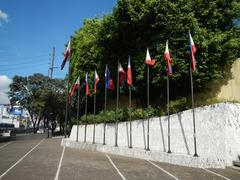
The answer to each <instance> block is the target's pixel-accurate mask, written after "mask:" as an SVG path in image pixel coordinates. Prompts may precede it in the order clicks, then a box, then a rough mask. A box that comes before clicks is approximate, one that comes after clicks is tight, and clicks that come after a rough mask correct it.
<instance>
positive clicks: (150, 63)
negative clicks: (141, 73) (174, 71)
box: [144, 48, 156, 67]
mask: <svg viewBox="0 0 240 180" xmlns="http://www.w3.org/2000/svg"><path fill="white" fill-rule="evenodd" d="M144 63H145V64H146V65H147V66H149V67H154V66H155V65H156V60H155V59H151V56H150V53H149V49H148V48H147V53H146V59H145V62H144Z"/></svg>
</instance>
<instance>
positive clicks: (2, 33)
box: [0, 0, 116, 78]
mask: <svg viewBox="0 0 240 180" xmlns="http://www.w3.org/2000/svg"><path fill="white" fill-rule="evenodd" d="M115 4H116V0H105V1H103V0H87V1H83V0H0V40H1V42H0V75H6V76H8V77H9V78H12V77H13V76H14V75H21V76H27V75H29V74H33V73H36V72H40V73H43V74H45V75H47V74H48V67H49V65H48V63H49V62H50V60H49V59H50V54H51V52H52V48H53V47H55V48H56V61H55V62H56V66H58V67H59V66H60V65H61V61H62V53H63V52H64V51H65V47H64V45H65V43H66V42H67V41H68V38H69V36H70V35H72V34H73V33H74V31H75V30H77V29H78V28H80V27H81V25H82V22H83V20H84V19H85V18H92V17H100V16H102V15H103V14H107V13H110V12H111V10H112V8H113V6H114V5H115ZM1 13H2V14H5V17H2V18H1ZM6 16H7V17H6ZM66 69H67V68H65V71H60V69H59V68H58V69H56V70H55V71H54V74H53V76H54V77H59V78H63V77H64V76H65V73H66Z"/></svg>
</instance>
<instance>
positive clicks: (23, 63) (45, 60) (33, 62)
mask: <svg viewBox="0 0 240 180" xmlns="http://www.w3.org/2000/svg"><path fill="white" fill-rule="evenodd" d="M40 60H41V63H42V62H47V61H48V60H47V59H44V60H43V59H39V60H38V61H36V60H35V61H32V62H22V63H14V64H0V68H1V67H2V66H3V67H6V66H7V67H9V66H20V65H26V64H38V63H39V61H40Z"/></svg>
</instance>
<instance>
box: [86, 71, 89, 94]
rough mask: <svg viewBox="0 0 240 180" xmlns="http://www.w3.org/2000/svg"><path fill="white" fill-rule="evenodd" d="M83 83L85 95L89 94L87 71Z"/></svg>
mask: <svg viewBox="0 0 240 180" xmlns="http://www.w3.org/2000/svg"><path fill="white" fill-rule="evenodd" d="M85 83H86V96H89V95H90V91H89V84H88V73H86V77H85Z"/></svg>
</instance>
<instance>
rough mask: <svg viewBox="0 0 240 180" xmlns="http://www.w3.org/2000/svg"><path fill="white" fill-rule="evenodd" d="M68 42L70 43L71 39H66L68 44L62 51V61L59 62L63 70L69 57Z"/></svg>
mask: <svg viewBox="0 0 240 180" xmlns="http://www.w3.org/2000/svg"><path fill="white" fill-rule="evenodd" d="M70 44H71V41H70V40H69V41H68V46H67V48H66V50H65V53H64V58H63V62H62V64H61V70H63V68H64V66H65V64H66V62H67V60H68V58H69V57H70Z"/></svg>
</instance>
